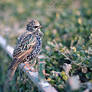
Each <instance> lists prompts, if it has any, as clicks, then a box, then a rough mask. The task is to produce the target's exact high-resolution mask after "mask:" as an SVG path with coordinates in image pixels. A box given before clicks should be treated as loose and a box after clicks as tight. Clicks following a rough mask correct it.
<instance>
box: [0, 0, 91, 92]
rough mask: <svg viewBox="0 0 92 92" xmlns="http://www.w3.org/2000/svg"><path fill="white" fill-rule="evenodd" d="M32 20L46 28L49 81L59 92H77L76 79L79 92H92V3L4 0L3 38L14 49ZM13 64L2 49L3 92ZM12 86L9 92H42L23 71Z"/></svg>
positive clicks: (0, 5) (0, 0)
mask: <svg viewBox="0 0 92 92" xmlns="http://www.w3.org/2000/svg"><path fill="white" fill-rule="evenodd" d="M30 18H33V19H37V20H39V21H40V23H41V24H42V25H43V29H42V32H43V33H44V38H43V52H44V54H45V55H46V56H48V57H49V58H48V59H47V60H46V72H47V73H48V74H50V75H49V76H48V77H46V80H47V81H48V82H49V83H50V84H51V85H53V86H54V87H55V88H56V89H57V90H58V92H61V91H62V92H69V91H70V92H75V91H74V90H73V88H72V85H70V84H69V77H73V76H75V77H73V78H74V79H75V82H76V81H77V82H76V85H75V89H76V92H89V90H91V91H92V89H91V88H92V87H91V86H88V84H87V83H90V84H91V83H92V0H0V35H1V36H3V37H4V38H6V39H7V42H8V44H10V45H11V46H13V47H14V46H15V44H16V40H17V37H18V36H19V35H20V34H22V33H23V32H24V31H25V29H26V24H27V22H28V21H29V20H30ZM11 61H12V59H11V58H10V57H9V56H8V55H7V53H6V52H5V51H4V50H3V49H2V48H1V47H0V92H3V87H4V82H5V78H6V73H7V68H8V65H9V63H10V62H11ZM67 67H68V68H67ZM67 70H69V71H67ZM76 76H78V79H76ZM77 83H79V84H77ZM84 84H85V85H84ZM11 85H12V86H11V88H10V89H9V90H8V91H7V92H38V90H37V88H36V87H35V86H34V85H33V84H32V82H29V81H28V78H27V76H26V75H25V74H24V73H21V71H20V70H19V69H17V72H16V74H15V77H14V80H13V82H12V83H11ZM78 85H79V86H78ZM81 85H82V86H81ZM77 86H78V87H77ZM76 87H77V88H76ZM35 88H36V90H35ZM91 91H90V92H91Z"/></svg>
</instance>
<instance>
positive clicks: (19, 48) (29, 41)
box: [13, 33, 36, 58]
mask: <svg viewBox="0 0 92 92" xmlns="http://www.w3.org/2000/svg"><path fill="white" fill-rule="evenodd" d="M35 44H36V37H33V35H32V34H27V33H26V34H23V35H21V36H20V38H19V39H18V41H17V45H16V47H15V49H14V52H13V57H14V58H20V57H22V56H23V55H25V54H27V53H28V52H30V53H31V52H32V51H33V49H34V48H35Z"/></svg>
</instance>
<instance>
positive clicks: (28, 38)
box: [8, 19, 43, 81]
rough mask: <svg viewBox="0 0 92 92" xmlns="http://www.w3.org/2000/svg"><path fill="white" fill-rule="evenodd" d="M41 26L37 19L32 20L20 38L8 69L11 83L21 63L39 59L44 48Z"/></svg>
mask: <svg viewBox="0 0 92 92" xmlns="http://www.w3.org/2000/svg"><path fill="white" fill-rule="evenodd" d="M41 27H42V26H41V24H40V23H39V21H38V20H36V19H31V20H30V22H28V24H27V25H26V31H25V32H24V33H23V34H21V35H20V36H19V37H18V40H17V43H16V46H15V49H14V51H13V61H12V62H11V64H10V65H9V68H8V71H9V73H8V76H9V81H11V80H12V78H13V76H14V73H15V71H16V69H17V67H18V65H19V64H20V63H25V62H31V61H32V60H33V59H35V58H37V56H38V55H39V53H40V51H41V48H42V38H43V32H41Z"/></svg>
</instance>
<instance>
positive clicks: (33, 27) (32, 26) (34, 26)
mask: <svg viewBox="0 0 92 92" xmlns="http://www.w3.org/2000/svg"><path fill="white" fill-rule="evenodd" d="M40 28H41V25H40V23H39V22H38V21H37V20H35V19H32V20H31V21H30V22H29V23H28V24H27V27H26V30H27V31H30V32H35V31H38V30H39V29H40Z"/></svg>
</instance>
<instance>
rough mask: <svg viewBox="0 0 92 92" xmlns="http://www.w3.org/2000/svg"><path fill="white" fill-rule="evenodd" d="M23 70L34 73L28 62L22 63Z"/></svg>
mask: <svg viewBox="0 0 92 92" xmlns="http://www.w3.org/2000/svg"><path fill="white" fill-rule="evenodd" d="M24 64H25V65H24V68H27V69H26V72H29V71H31V72H36V70H35V69H34V67H32V66H31V65H30V64H29V63H28V62H24Z"/></svg>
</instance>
